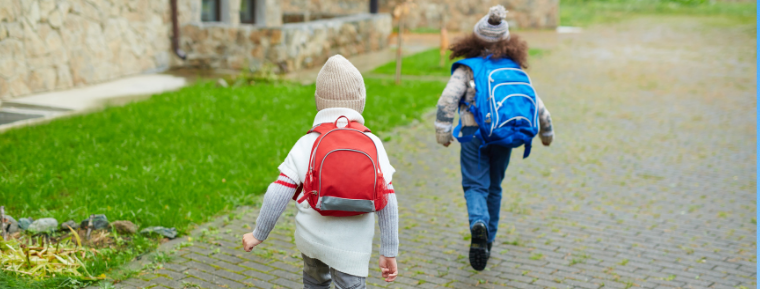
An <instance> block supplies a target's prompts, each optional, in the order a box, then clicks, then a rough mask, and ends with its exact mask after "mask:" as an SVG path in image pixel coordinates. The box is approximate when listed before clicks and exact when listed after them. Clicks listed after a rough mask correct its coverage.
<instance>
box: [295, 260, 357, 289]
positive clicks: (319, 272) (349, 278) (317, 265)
mask: <svg viewBox="0 0 760 289" xmlns="http://www.w3.org/2000/svg"><path fill="white" fill-rule="evenodd" d="M301 256H302V257H303V288H305V289H313V288H314V289H318V288H325V289H329V288H330V283H332V281H333V280H334V281H335V288H337V289H365V288H367V284H366V278H365V277H357V276H354V275H348V274H346V273H343V272H340V271H338V270H335V269H333V268H330V266H327V264H325V263H322V261H319V260H318V259H313V258H309V257H308V256H306V255H304V254H301Z"/></svg>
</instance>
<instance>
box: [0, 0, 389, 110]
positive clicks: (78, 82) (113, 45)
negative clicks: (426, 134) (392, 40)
mask: <svg viewBox="0 0 760 289" xmlns="http://www.w3.org/2000/svg"><path fill="white" fill-rule="evenodd" d="M174 1H176V2H174ZM172 2H174V3H175V5H174V6H173V5H172ZM281 2H282V1H279V0H0V99H9V98H14V97H18V96H23V95H27V94H31V93H37V92H45V91H52V90H61V89H68V88H72V87H78V86H83V85H88V84H93V83H98V82H103V81H107V80H112V79H116V78H119V77H123V76H128V75H135V74H141V73H151V72H158V71H164V70H167V69H169V68H172V67H200V68H213V69H253V70H255V69H259V68H260V67H261V66H262V65H266V64H272V65H273V67H275V68H276V69H277V70H280V71H292V70H297V69H301V68H305V67H313V66H316V65H319V64H321V63H323V62H324V61H325V60H326V59H327V57H328V56H330V55H332V54H335V53H341V54H345V55H352V54H357V53H362V52H367V51H372V50H379V49H383V48H385V47H386V45H387V38H388V35H389V34H390V32H391V17H390V15H388V14H369V13H366V12H367V11H368V8H366V9H364V10H360V9H354V10H351V11H338V12H342V13H337V14H334V15H331V16H330V17H324V18H326V19H322V18H316V17H315V18H311V19H304V18H303V17H302V16H300V20H299V17H295V18H293V17H290V16H289V15H288V14H284V13H283V9H282V4H281ZM365 3H366V1H365ZM172 7H175V8H174V9H173V8H172ZM365 7H368V6H367V5H365ZM173 15H175V16H176V25H174V22H173V21H172V20H173V17H172V16H173ZM313 19H316V20H313ZM304 20H313V21H308V22H303V21H304ZM299 21H300V22H299ZM175 27H176V30H177V31H178V33H177V34H178V35H179V37H178V38H176V41H173V35H174V33H173V31H174V29H175Z"/></svg>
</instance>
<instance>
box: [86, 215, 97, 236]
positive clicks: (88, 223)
mask: <svg viewBox="0 0 760 289" xmlns="http://www.w3.org/2000/svg"><path fill="white" fill-rule="evenodd" d="M93 218H95V215H90V220H89V221H88V222H87V241H89V240H90V233H91V232H92V219H93Z"/></svg>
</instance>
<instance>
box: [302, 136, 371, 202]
mask: <svg viewBox="0 0 760 289" xmlns="http://www.w3.org/2000/svg"><path fill="white" fill-rule="evenodd" d="M376 182H377V165H376V164H375V161H374V160H373V159H372V158H371V157H370V156H369V154H367V153H365V152H362V151H359V150H352V149H337V150H333V151H330V152H328V153H327V154H325V157H324V158H323V159H322V163H321V164H320V166H319V186H318V188H319V191H318V196H319V199H318V201H317V205H316V207H317V208H318V209H320V210H322V211H346V212H374V211H375V201H374V200H375V188H376V186H377V184H376Z"/></svg>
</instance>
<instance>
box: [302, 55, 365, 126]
mask: <svg viewBox="0 0 760 289" xmlns="http://www.w3.org/2000/svg"><path fill="white" fill-rule="evenodd" d="M366 99H367V91H366V88H365V87H364V78H362V74H361V73H360V72H359V70H358V69H356V67H355V66H354V65H353V64H351V62H350V61H348V59H346V58H345V57H343V56H341V55H335V56H332V57H330V59H328V60H327V63H325V66H323V67H322V70H320V71H319V74H318V75H317V91H316V92H315V93H314V100H315V101H316V103H317V110H323V109H325V108H331V107H345V108H350V109H353V110H355V111H357V112H359V113H361V112H362V111H364V102H365V101H366Z"/></svg>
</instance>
